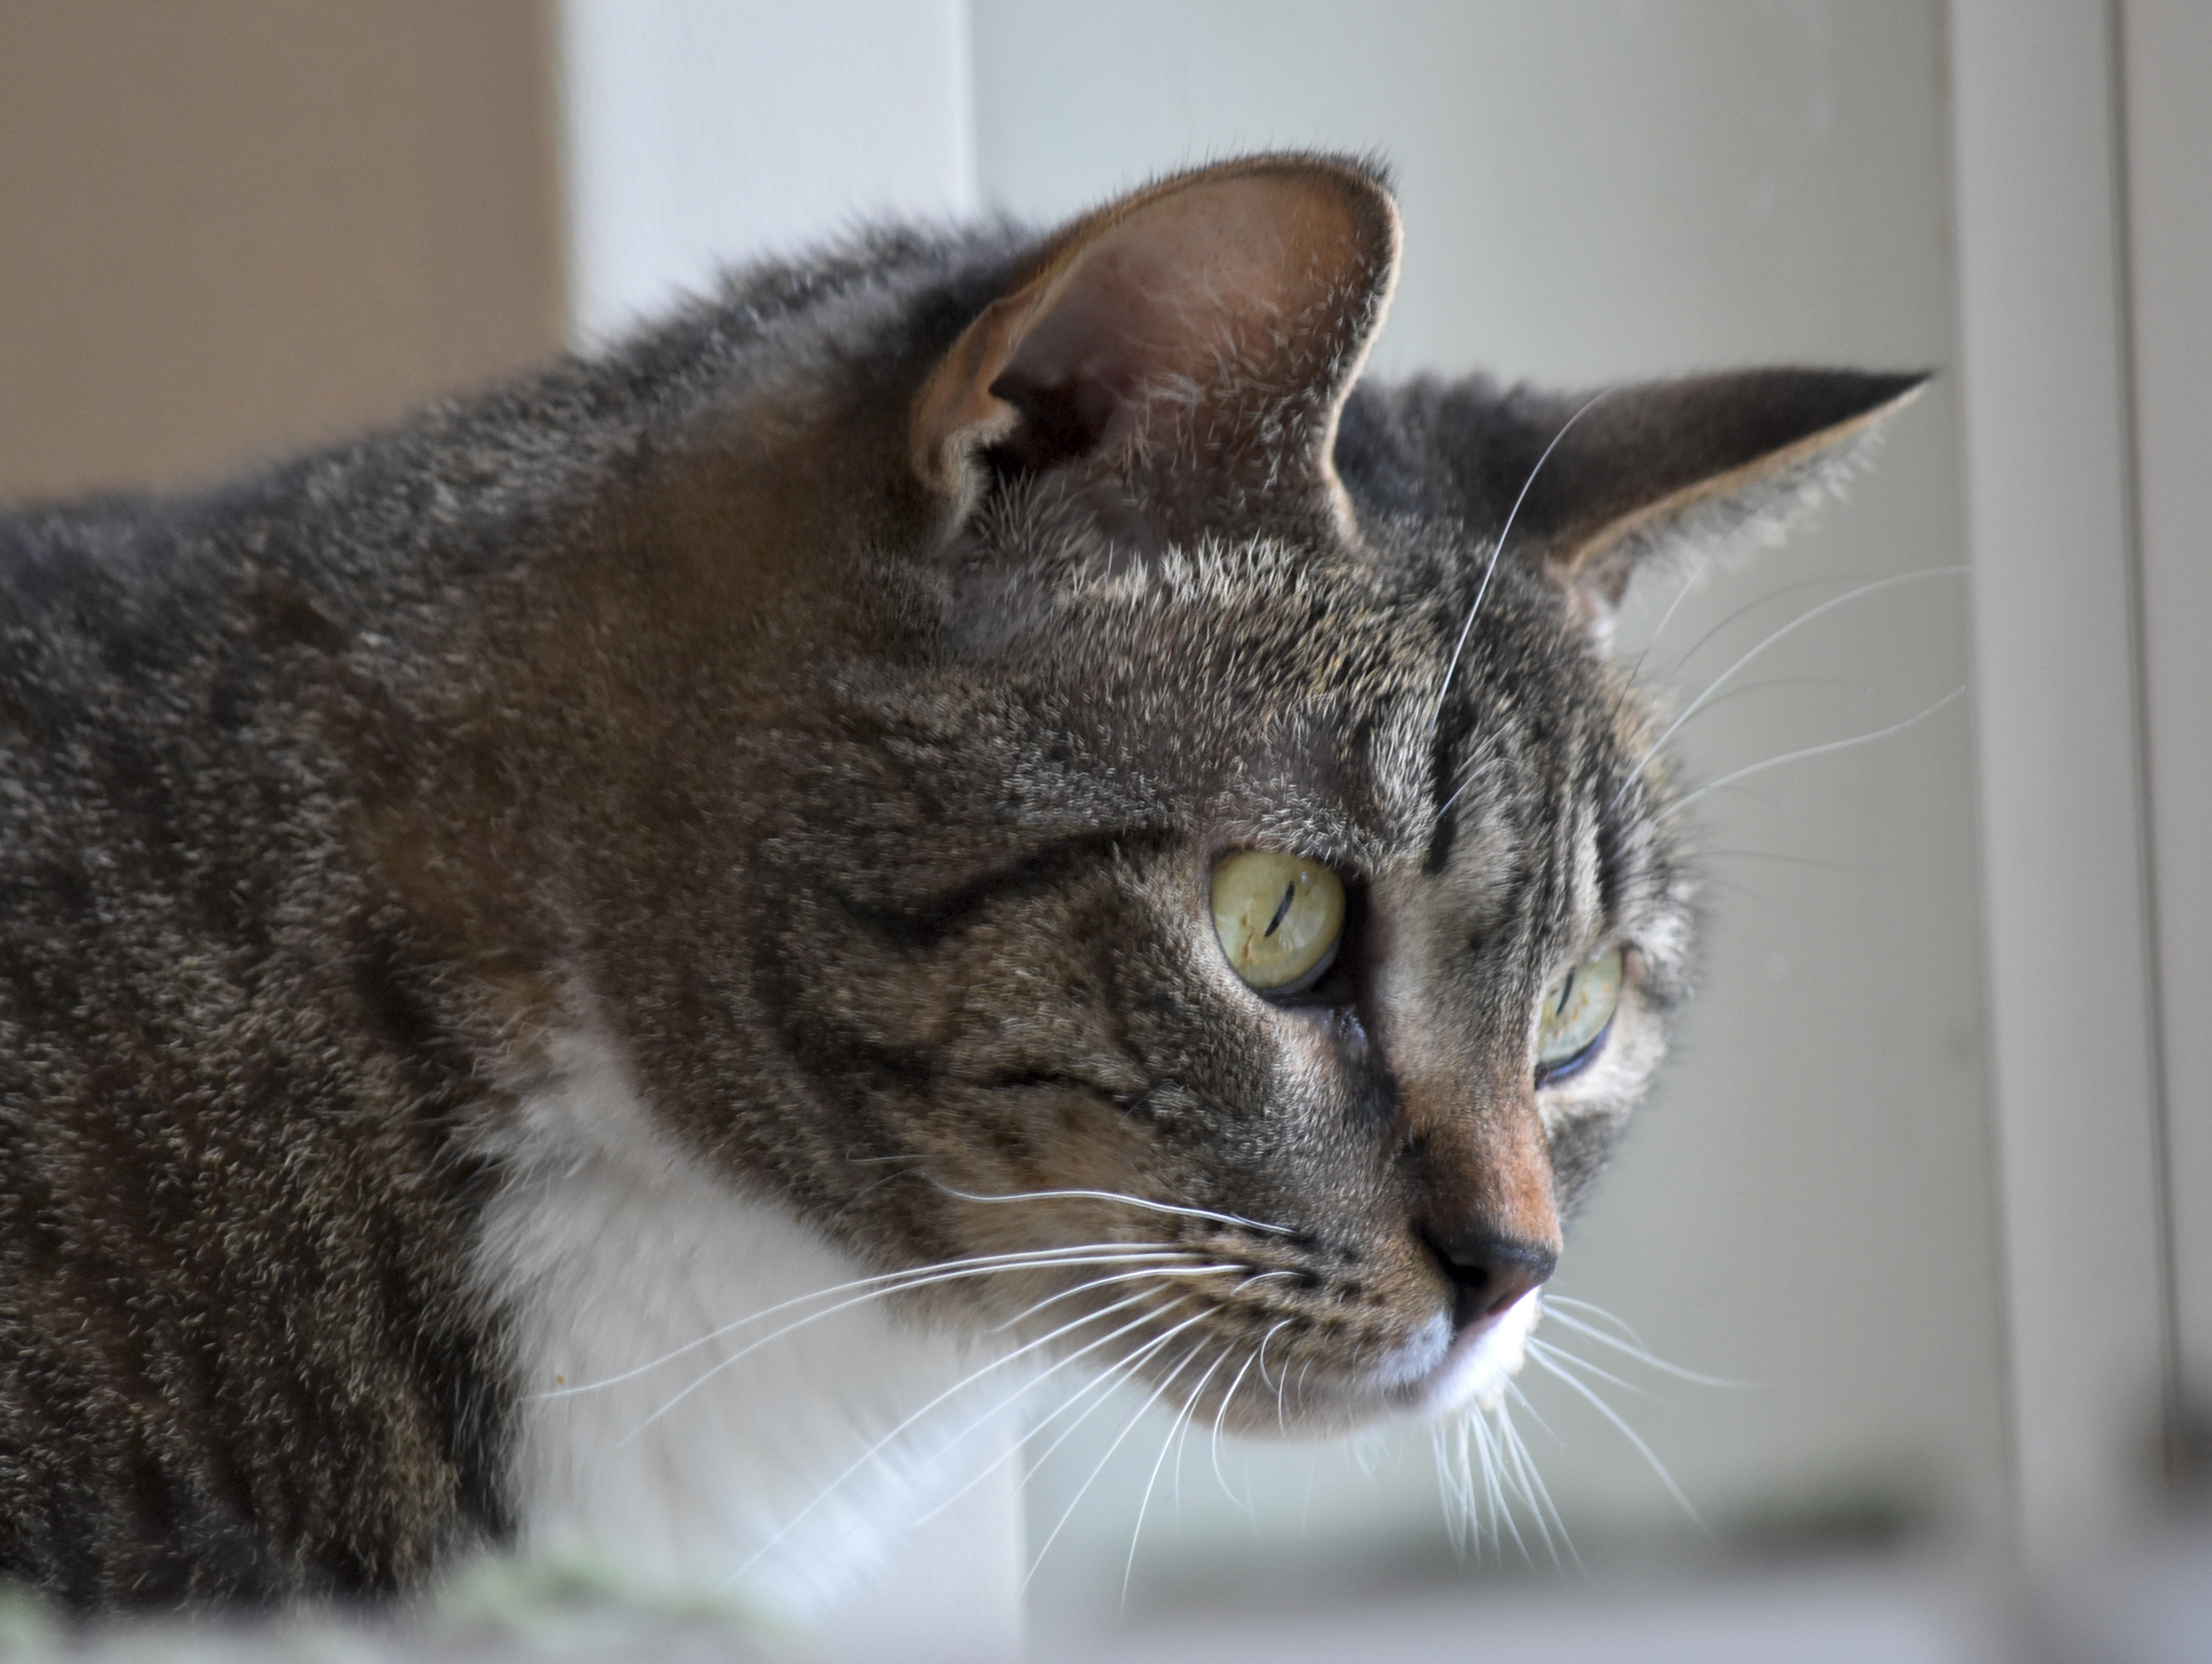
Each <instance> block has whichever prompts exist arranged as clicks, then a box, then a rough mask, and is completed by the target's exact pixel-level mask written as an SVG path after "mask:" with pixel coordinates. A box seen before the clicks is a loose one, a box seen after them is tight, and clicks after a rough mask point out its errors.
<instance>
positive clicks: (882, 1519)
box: [477, 1033, 1019, 1655]
mask: <svg viewBox="0 0 2212 1664" xmlns="http://www.w3.org/2000/svg"><path fill="white" fill-rule="evenodd" d="M548 1055H549V1057H550V1060H551V1063H552V1069H551V1071H550V1076H549V1078H546V1079H545V1080H544V1081H543V1082H542V1083H538V1084H534V1085H533V1086H532V1089H531V1090H528V1091H527V1092H526V1094H525V1095H524V1096H523V1099H522V1102H521V1104H520V1114H519V1115H518V1117H517V1119H516V1121H515V1124H514V1131H513V1133H512V1134H511V1135H510V1136H509V1137H507V1138H506V1139H503V1140H502V1145H501V1150H500V1153H501V1155H502V1156H503V1157H505V1158H506V1160H507V1175H508V1176H507V1179H506V1181H505V1182H504V1183H503V1185H502V1187H501V1190H500V1191H499V1193H498V1194H497V1195H496V1197H495V1199H494V1200H493V1201H492V1203H491V1204H490V1205H489V1208H488V1209H487V1211H486V1216H485V1220H484V1224H483V1236H482V1238H481V1241H480V1244H479V1248H478V1253H477V1272H478V1275H479V1277H480V1278H482V1280H483V1286H484V1287H485V1288H486V1291H487V1292H488V1293H489V1294H490V1296H491V1297H493V1299H494V1300H495V1302H496V1303H498V1305H499V1306H500V1308H501V1309H502V1310H503V1311H504V1312H505V1313H506V1314H507V1317H508V1320H509V1321H510V1323H511V1325H512V1332H513V1348H514V1349H513V1357H514V1363H515V1367H516V1369H517V1371H518V1376H519V1379H520V1384H521V1393H522V1399H521V1404H520V1437H519V1440H518V1444H517V1451H516V1465H515V1469H514V1473H513V1483H514V1494H515V1497H516V1498H517V1501H518V1503H519V1518H520V1531H521V1539H522V1546H523V1549H524V1552H526V1553H528V1554H530V1555H532V1556H533V1557H544V1558H552V1559H559V1560H567V1561H582V1562H586V1563H588V1564H591V1565H592V1567H594V1568H595V1569H597V1570H599V1571H600V1572H602V1573H605V1574H611V1575H612V1576H614V1577H615V1578H616V1579H617V1582H619V1583H620V1584H621V1585H622V1586H624V1587H629V1588H635V1590H636V1591H637V1592H638V1593H639V1594H641V1595H645V1596H650V1597H655V1598H659V1597H665V1596H670V1595H681V1596H684V1597H690V1598H696V1597H702V1596H703V1597H708V1598H713V1599H720V1600H727V1601H730V1602H732V1604H734V1605H738V1606H744V1607H748V1608H750V1609H752V1610H754V1611H756V1612H761V1613H763V1615H766V1616H769V1617H770V1618H773V1619H775V1620H777V1621H780V1622H783V1623H790V1624H796V1625H800V1626H803V1627H805V1628H808V1629H814V1630H819V1631H829V1632H830V1633H834V1634H837V1635H840V1636H842V1637H847V1638H848V1639H860V1638H863V1637H870V1636H871V1634H872V1632H873V1633H874V1634H880V1635H881V1636H882V1637H883V1638H885V1639H892V1638H902V1639H903V1640H904V1641H906V1642H907V1643H913V1642H915V1640H916V1639H918V1638H927V1640H928V1641H929V1642H930V1643H931V1644H933V1645H936V1646H944V1645H950V1644H955V1643H959V1644H960V1645H961V1647H962V1649H963V1650H968V1651H972V1653H973V1654H975V1655H1004V1654H1006V1653H1008V1652H1010V1651H1011V1650H1012V1648H1013V1647H1014V1646H1015V1645H1017V1644H1018V1630H1017V1628H1016V1627H1015V1626H1016V1625H1018V1599H1017V1595H1016V1584H1017V1580H1018V1575H1019V1545H1018V1517H1019V1516H1018V1511H1017V1509H1016V1506H1015V1503H1014V1494H1015V1493H1014V1483H1015V1480H1016V1479H1017V1478H1018V1471H1017V1470H1018V1464H1017V1463H1014V1462H1011V1461H1009V1462H1006V1463H1004V1464H1002V1465H1001V1466H1000V1467H999V1468H998V1469H997V1470H996V1471H995V1472H994V1473H991V1474H990V1475H989V1477H988V1478H987V1479H985V1480H984V1482H982V1483H981V1484H977V1485H975V1487H974V1489H973V1490H972V1491H969V1492H968V1494H967V1495H966V1496H965V1497H963V1498H961V1499H960V1500H959V1501H957V1502H955V1503H951V1506H949V1507H947V1506H946V1504H947V1503H948V1501H949V1500H950V1499H951V1498H953V1497H955V1496H956V1493H958V1492H960V1491H962V1488H963V1486H967V1485H969V1484H970V1482H971V1481H974V1480H975V1479H976V1478H977V1476H978V1474H980V1473H984V1471H985V1470H986V1469H987V1467H989V1465H990V1464H991V1463H992V1462H994V1461H996V1460H997V1459H998V1458H999V1457H1000V1456H1001V1455H1003V1454H1006V1453H1007V1451H1008V1449H1009V1448H1010V1443H1011V1440H1012V1436H1013V1428H1014V1423H1013V1421H1012V1419H1011V1418H1009V1417H1007V1416H1005V1415H1000V1416H999V1417H997V1418H992V1417H991V1416H990V1415H989V1413H988V1412H990V1411H991V1409H992V1407H993V1406H996V1405H998V1404H1000V1402H1001V1401H1003V1400H1006V1399H1007V1398H1008V1397H1009V1396H1011V1395H1012V1394H1013V1393H1014V1390H1015V1388H1016V1387H1017V1386H1018V1384H1019V1382H1018V1380H1015V1379H1012V1378H1009V1372H1008V1371H1006V1370H1001V1371H999V1372H997V1373H994V1374H991V1375H988V1376H985V1377H984V1379H983V1381H982V1382H981V1383H980V1384H978V1385H977V1386H974V1387H970V1388H966V1389H964V1390H961V1391H952V1392H951V1396H949V1397H947V1398H946V1399H945V1401H944V1402H943V1403H941V1404H939V1405H938V1406H936V1407H935V1408H934V1409H931V1410H928V1411H927V1413H923V1414H921V1415H920V1416H918V1417H915V1420H914V1424H913V1425H912V1426H911V1427H903V1428H902V1423H904V1422H905V1421H906V1420H907V1418H908V1417H910V1416H915V1412H917V1411H921V1410H923V1409H924V1406H928V1405H929V1404H930V1403H931V1400H933V1399H936V1398H938V1397H939V1394H945V1393H947V1392H948V1391H949V1390H950V1389H952V1388H955V1387H956V1384H957V1382H960V1381H961V1380H962V1379H963V1376H966V1375H967V1374H968V1372H969V1370H971V1369H975V1367H977V1366H978V1365H979V1364H982V1363H987V1362H988V1355H987V1354H984V1353H978V1352H975V1351H973V1350H972V1349H970V1348H969V1347H965V1346H963V1345H958V1344H957V1343H955V1342H953V1341H951V1340H950V1339H945V1338H944V1337H941V1336H935V1335H930V1334H926V1333H921V1332H920V1331H917V1330H915V1329H914V1328H912V1327H908V1326H906V1325H904V1324H902V1323H899V1322H897V1321H894V1320H893V1319H892V1318H891V1317H890V1315H888V1314H887V1313H886V1312H885V1311H884V1303H882V1302H881V1301H878V1300H861V1301H860V1302H859V1303H856V1304H854V1305H853V1306H851V1307H850V1308H848V1309H846V1310H843V1311H841V1312H838V1313H836V1315H832V1316H828V1317H824V1318H822V1319H820V1320H819V1321H813V1322H808V1323H805V1324H804V1325H803V1326H801V1327H796V1328H794V1329H793V1331H792V1332H791V1333H789V1334H787V1335H785V1336H783V1337H781V1338H780V1339H769V1338H768V1337H769V1336H771V1335H774V1334H775V1332H776V1331H778V1330H780V1329H782V1328H784V1327H787V1325H791V1324H793V1323H795V1322H796V1321H798V1320H799V1319H800V1318H802V1317H805V1316H807V1315H810V1314H812V1313H816V1312H819V1311H821V1310H823V1309H825V1308H827V1307H829V1306H832V1305H835V1304H836V1303H837V1301H836V1299H829V1300H811V1301H810V1300H808V1299H806V1297H809V1296H812V1295H815V1294H817V1292H818V1291H822V1290H824V1289H829V1288H833V1287H835V1286H836V1285H838V1284H845V1283H848V1282H851V1281H853V1280H854V1278H858V1277H860V1276H861V1275H863V1274H864V1272H862V1270H861V1268H860V1267H858V1266H855V1265H854V1263H853V1262H852V1261H851V1260H849V1259H848V1257H847V1256H845V1255H843V1254H840V1253H839V1252H837V1251H836V1250H835V1249H833V1248H831V1247H830V1246H829V1245H828V1244H827V1243H826V1242H823V1240H822V1239H821V1238H819V1237H818V1236H815V1235H814V1234H813V1233H812V1232H811V1231H809V1230H805V1229H803V1228H802V1227H801V1226H800V1225H799V1223H798V1222H797V1221H796V1220H795V1219H794V1218H792V1217H791V1216H790V1215H789V1214H788V1213H787V1212H784V1211H783V1210H781V1209H780V1208H778V1207H776V1206H775V1205H771V1204H769V1203H766V1202H763V1201H759V1200H757V1199H750V1198H748V1197H745V1196H743V1195H740V1194H738V1193H736V1192H735V1191H733V1190H732V1188H731V1187H729V1186H728V1185H727V1184H726V1183H724V1182H722V1181H720V1180H719V1179H717V1178H715V1177H714V1176H712V1175H709V1174H708V1173H707V1172H705V1171H703V1170H702V1169H701V1168H700V1167H699V1165H698V1164H697V1163H695V1162H693V1161H692V1160H691V1159H690V1157H687V1156H686V1155H685V1154H684V1153H683V1152H682V1151H680V1150H679V1149H678V1147H677V1146H676V1145H674V1144H673V1143H672V1141H671V1140H670V1139H667V1138H666V1137H665V1135H664V1134H662V1133H660V1131H659V1129H658V1127H656V1126H655V1125H654V1123H653V1119H652V1117H651V1116H650V1114H648V1112H647V1109H646V1108H645V1106H644V1104H642V1103H641V1102H640V1101H639V1098H638V1096H637V1093H636V1091H635V1089H634V1087H633V1086H632V1084H631V1082H630V1077H629V1071H628V1070H627V1069H626V1067H625V1066H624V1065H623V1060H622V1058H621V1056H620V1055H619V1054H618V1053H617V1051H616V1049H615V1048H614V1047H613V1046H612V1045H611V1043H609V1042H606V1041H605V1040H603V1039H600V1038H598V1037H596V1036H593V1035H589V1034H585V1033H570V1034H568V1035H561V1036H558V1037H556V1039H555V1040H554V1041H553V1042H551V1043H550V1047H549V1048H548ZM840 1298H844V1297H840ZM787 1301H798V1302H799V1304H797V1305H794V1306H793V1307H791V1308H790V1309H788V1310H786V1311H782V1312H780V1313H777V1314H776V1315H774V1316H770V1317H767V1318H765V1319H763V1320H762V1321H746V1320H748V1319H750V1318H752V1317H753V1316H754V1315H756V1314H760V1313H764V1312H767V1311H768V1310H769V1309H770V1308H773V1307H777V1306H780V1305H782V1304H783V1303H785V1302H787ZM708 1337H715V1338H713V1339H707V1338H708ZM702 1340H703V1343H704V1344H699V1343H702ZM757 1343H760V1344H757ZM658 1360H665V1361H658ZM602 1383H604V1384H602ZM979 1422H980V1423H981V1425H978V1424H979ZM940 1508H943V1509H945V1511H944V1512H942V1513H941V1514H938V1515H937V1516H936V1517H935V1519H934V1520H933V1521H927V1520H926V1516H928V1515H931V1514H932V1512H933V1510H936V1509H940ZM870 1614H874V1615H875V1617H874V1618H871V1616H870Z"/></svg>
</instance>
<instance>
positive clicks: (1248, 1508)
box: [1213, 1347, 1260, 1519]
mask: <svg viewBox="0 0 2212 1664" xmlns="http://www.w3.org/2000/svg"><path fill="white" fill-rule="evenodd" d="M1259 1356H1260V1353H1259V1349H1258V1348H1257V1347H1255V1348H1254V1349H1253V1351H1252V1355H1251V1357H1247V1358H1246V1359H1245V1360H1244V1364H1243V1369H1238V1370H1237V1378H1236V1379H1235V1380H1234V1381H1231V1382H1230V1383H1229V1390H1228V1391H1227V1392H1225V1393H1224V1394H1222V1395H1221V1407H1220V1408H1219V1409H1218V1410H1217V1411H1215V1412H1213V1477H1214V1479H1215V1480H1216V1481H1217V1482H1218V1484H1219V1485H1220V1486H1221V1494H1222V1495H1223V1496H1225V1497H1228V1498H1229V1500H1230V1501H1231V1502H1232V1503H1237V1506H1238V1507H1240V1508H1242V1509H1243V1510H1244V1514H1245V1517H1246V1518H1248V1519H1249V1518H1250V1517H1251V1515H1252V1501H1251V1498H1250V1497H1246V1498H1244V1499H1243V1501H1242V1502H1238V1501H1237V1493H1236V1492H1235V1491H1231V1489H1230V1488H1229V1477H1228V1475H1227V1474H1225V1473H1223V1472H1222V1471H1221V1424H1222V1422H1223V1420H1224V1418H1226V1417H1227V1415H1228V1414H1229V1406H1230V1403H1231V1400H1234V1399H1235V1398H1236V1396H1237V1388H1239V1387H1242V1386H1243V1384H1244V1376H1245V1373H1246V1371H1247V1370H1249V1369H1251V1367H1252V1364H1253V1362H1254V1360H1255V1359H1256V1358H1257V1357H1259Z"/></svg>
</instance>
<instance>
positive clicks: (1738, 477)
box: [1407, 369, 1928, 633]
mask: <svg viewBox="0 0 2212 1664" xmlns="http://www.w3.org/2000/svg"><path fill="white" fill-rule="evenodd" d="M1927 380H1928V377H1927V375H1926V374H1925V373H1906V374H1883V373H1868V372H1864V371H1857V370H1817V369H1762V370H1743V371H1735V372H1730V373H1722V374H1717V375H1700V376H1687V377H1684V378H1682V379H1680V380H1671V381H1653V382H1643V383H1634V384H1627V385H1623V386H1618V387H1613V388H1610V389H1607V390H1604V391H1601V392H1598V393H1595V394H1592V395H1582V396H1575V397H1559V396H1554V395H1550V394H1540V393H1534V392H1529V391H1528V390H1526V389H1516V390H1515V391H1513V392H1510V393H1506V394H1504V395H1502V396H1501V395H1500V394H1498V392H1496V390H1495V389H1494V388H1492V387H1491V386H1487V385H1486V384H1483V383H1480V382H1475V383H1467V384H1462V385H1461V386H1457V387H1453V388H1449V389H1445V388H1437V387H1435V386H1431V387H1430V388H1427V389H1409V390H1408V392H1409V393H1411V394H1413V397H1414V398H1415V400H1416V402H1417V403H1418V402H1419V400H1420V399H1421V398H1423V397H1424V396H1425V397H1426V398H1427V399H1428V400H1429V401H1430V408H1429V409H1428V410H1426V411H1425V412H1420V413H1419V414H1416V413H1415V412H1414V411H1413V410H1411V409H1409V410H1407V416H1411V417H1412V418H1413V420H1414V421H1416V422H1419V424H1420V425H1422V426H1431V424H1433V426H1432V427H1431V437H1430V440H1429V444H1428V446H1427V447H1425V448H1428V449H1429V451H1430V453H1431V455H1432V456H1436V455H1437V454H1438V452H1441V453H1442V454H1441V459H1442V460H1443V464H1444V467H1445V470H1446V471H1447V472H1448V473H1449V475H1450V476H1451V477H1452V478H1453V482H1454V486H1455V495H1456V499H1457V501H1455V503H1454V504H1453V507H1454V508H1455V510H1456V511H1457V512H1460V513H1463V514H1465V515H1466V517H1467V518H1468V521H1469V523H1470V524H1471V525H1474V526H1475V527H1477V528H1478V529H1479V530H1481V531H1486V532H1487V533H1490V534H1492V535H1495V534H1496V533H1497V532H1498V531H1500V530H1501V529H1502V528H1503V527H1504V523H1505V520H1506V518H1507V517H1508V516H1509V515H1510V516H1511V517H1512V522H1513V523H1512V529H1511V531H1510V534H1509V535H1508V537H1507V540H1506V551H1507V554H1508V555H1509V556H1512V557H1517V558H1519V559H1521V560H1522V561H1524V562H1528V563H1529V564H1532V565H1534V566H1535V567H1536V568H1539V569H1540V570H1541V571H1542V572H1543V573H1544V574H1546V575H1547V576H1548V577H1549V578H1551V579H1552V580H1553V581H1554V582H1556V583H1558V584H1559V585H1560V586H1563V587H1564V588H1565V590H1566V592H1567V593H1568V597H1569V598H1570V600H1571V603H1572V604H1573V605H1574V607H1575V609H1576V611H1577V614H1578V615H1579V616H1582V617H1583V620H1584V621H1585V622H1588V623H1589V624H1590V625H1591V626H1592V627H1593V628H1594V629H1596V630H1598V631H1599V632H1601V633H1602V631H1603V630H1604V629H1605V628H1606V626H1607V624H1608V623H1609V622H1610V621H1611V618H1612V615H1613V609H1614V607H1615V606H1616V605H1617V604H1619V602H1620V598H1621V593H1622V592H1623V591H1624V590H1626V588H1627V586H1628V580H1629V578H1630V576H1631V574H1632V573H1633V572H1634V571H1635V569H1636V568H1637V567H1638V564H1639V563H1641V562H1644V560H1646V559H1648V558H1650V556H1654V555H1655V554H1663V553H1665V552H1666V551H1668V550H1672V549H1677V548H1681V547H1684V546H1689V545H1694V544H1699V543H1700V542H1704V541H1707V540H1711V539H1717V538H1721V537H1729V536H1730V535H1733V534H1735V533H1737V532H1739V531H1743V530H1746V529H1747V528H1755V529H1757V530H1759V531H1780V530H1781V529H1782V527H1783V526H1784V525H1786V524H1787V523H1788V522H1789V521H1790V520H1791V519H1795V518H1796V517H1797V516H1798V515H1800V514H1802V513H1804V512H1805V511H1806V510H1808V508H1810V507H1812V506H1813V505H1814V503H1815V502H1817V501H1818V500H1819V498H1820V495H1821V494H1822V492H1823V490H1824V489H1826V487H1827V486H1828V485H1829V484H1830V483H1832V482H1833V481H1835V480H1836V479H1838V477H1840V476H1841V475H1843V474H1844V472H1846V471H1848V470H1849V468H1850V464H1851V462H1852V459H1854V457H1855V456H1856V455H1857V453H1858V452H1859V451H1860V450H1861V449H1862V447H1863V446H1864V444H1865V443H1866V442H1867V441H1868V440H1869V437H1870V436H1871V435H1872V434H1873V433H1874V431H1875V429H1876V428H1878V427H1879V426H1880V425H1881V423H1882V422H1884V421H1886V420H1887V418H1888V417H1889V416H1893V415H1894V414H1895V413H1896V412H1897V411H1898V410H1899V409H1901V408H1902V407H1903V406H1904V405H1905V404H1908V403H1909V402H1910V401H1911V399H1912V398H1914V397H1915V396H1916V395H1917V393H1918V392H1920V390H1921V388H1922V387H1923V386H1925V385H1926V383H1927ZM1454 407H1456V408H1454ZM1524 490H1525V492H1526V496H1525V497H1523V496H1522V492H1523V491H1524ZM1516 500H1518V501H1519V504H1520V506H1519V509H1518V512H1517V513H1516V512H1515V510H1514V507H1513V505H1514V503H1515V501H1516Z"/></svg>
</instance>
